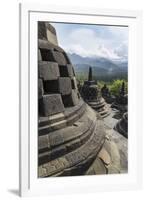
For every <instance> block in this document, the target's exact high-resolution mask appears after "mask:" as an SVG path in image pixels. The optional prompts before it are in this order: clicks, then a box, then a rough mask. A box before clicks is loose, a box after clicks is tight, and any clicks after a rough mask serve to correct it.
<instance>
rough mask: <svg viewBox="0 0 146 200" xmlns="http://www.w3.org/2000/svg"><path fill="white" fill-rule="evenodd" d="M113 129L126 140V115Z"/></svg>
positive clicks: (126, 114)
mask: <svg viewBox="0 0 146 200" xmlns="http://www.w3.org/2000/svg"><path fill="white" fill-rule="evenodd" d="M114 129H115V130H116V131H118V132H119V133H121V134H122V135H123V136H125V137H126V138H128V113H127V112H126V113H124V114H123V117H122V118H121V119H120V120H119V121H118V122H117V124H116V125H115V127H114Z"/></svg>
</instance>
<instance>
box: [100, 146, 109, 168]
mask: <svg viewBox="0 0 146 200" xmlns="http://www.w3.org/2000/svg"><path fill="white" fill-rule="evenodd" d="M98 157H99V158H100V159H101V160H102V161H103V162H104V164H106V165H109V164H110V162H111V159H110V155H109V153H108V152H107V151H106V150H105V148H102V149H101V151H100V152H99V154H98Z"/></svg>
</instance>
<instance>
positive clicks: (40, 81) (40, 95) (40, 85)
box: [38, 79, 44, 99]
mask: <svg viewBox="0 0 146 200" xmlns="http://www.w3.org/2000/svg"><path fill="white" fill-rule="evenodd" d="M43 94H44V89H43V81H42V79H38V95H39V99H41V98H42V96H43Z"/></svg>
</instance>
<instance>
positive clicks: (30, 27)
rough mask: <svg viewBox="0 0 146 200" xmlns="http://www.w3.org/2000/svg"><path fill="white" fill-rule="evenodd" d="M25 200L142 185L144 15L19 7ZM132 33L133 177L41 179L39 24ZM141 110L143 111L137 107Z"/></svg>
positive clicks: (22, 192) (130, 153) (130, 159)
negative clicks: (99, 26)
mask: <svg viewBox="0 0 146 200" xmlns="http://www.w3.org/2000/svg"><path fill="white" fill-rule="evenodd" d="M19 10H20V16H19V17H20V27H19V28H20V29H19V30H20V34H19V35H20V48H19V50H20V60H19V64H20V82H19V84H20V94H19V95H20V116H19V117H20V139H19V142H20V149H19V150H20V167H19V168H20V171H19V175H20V182H19V185H20V186H19V188H20V189H19V191H20V196H37V195H50V194H65V193H66V194H71V193H87V192H98V191H111V190H133V189H138V188H140V187H141V185H142V156H141V155H142V119H141V118H142V102H141V99H142V91H141V78H142V56H141V55H142V52H141V51H142V50H141V48H142V31H141V29H142V25H141V23H142V14H141V12H140V11H125V10H100V9H98V8H93V9H89V8H78V7H64V6H62V7H61V6H53V5H43V4H20V6H19ZM39 20H40V21H52V22H53V21H57V22H78V23H79V22H80V23H88V24H90V23H91V24H92V23H94V24H107V25H126V26H128V27H129V60H128V62H129V66H128V68H129V69H128V70H129V71H128V74H129V77H128V80H129V83H128V84H129V86H128V87H129V92H128V95H129V96H128V99H129V107H128V109H129V111H128V116H129V121H128V123H129V127H128V130H129V136H128V137H129V138H128V163H129V164H128V174H119V175H108V176H105V175H100V176H98V177H97V176H83V177H81V176H79V177H78V176H77V177H61V178H47V179H46V178H45V179H38V178H37V167H38V165H37V156H38V155H37V128H38V121H37V120H38V119H37V101H38V100H37V21H39ZM137 105H138V106H137Z"/></svg>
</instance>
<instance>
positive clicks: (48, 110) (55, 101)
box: [41, 94, 64, 116]
mask: <svg viewBox="0 0 146 200" xmlns="http://www.w3.org/2000/svg"><path fill="white" fill-rule="evenodd" d="M41 106H42V109H43V115H44V116H49V115H53V114H56V113H59V112H63V111H64V105H63V102H62V99H61V95H60V94H48V95H44V96H43V98H42V103H41Z"/></svg>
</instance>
